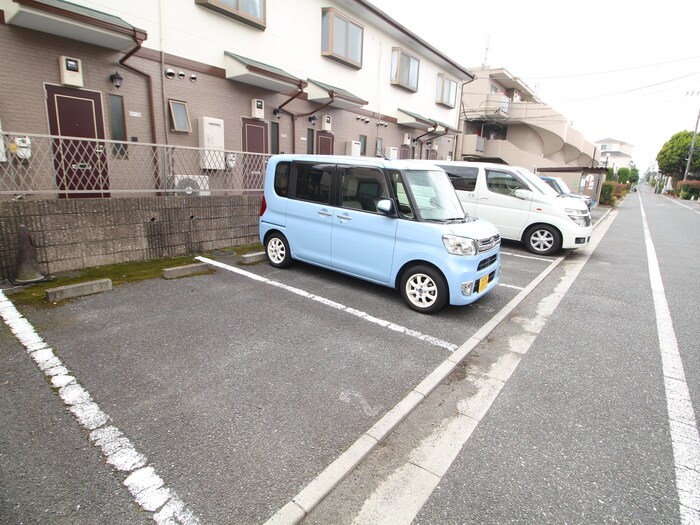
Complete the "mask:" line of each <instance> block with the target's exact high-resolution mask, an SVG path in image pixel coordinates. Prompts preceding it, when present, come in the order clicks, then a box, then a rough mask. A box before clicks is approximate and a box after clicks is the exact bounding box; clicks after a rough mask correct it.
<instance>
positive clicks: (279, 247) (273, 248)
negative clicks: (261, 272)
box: [265, 232, 292, 268]
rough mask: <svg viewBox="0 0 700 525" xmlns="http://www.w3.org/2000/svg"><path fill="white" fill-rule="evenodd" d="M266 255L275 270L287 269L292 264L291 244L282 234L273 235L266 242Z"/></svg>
mask: <svg viewBox="0 0 700 525" xmlns="http://www.w3.org/2000/svg"><path fill="white" fill-rule="evenodd" d="M265 255H266V256H267V260H268V262H269V263H270V264H271V265H272V266H274V267H275V268H286V267H287V266H289V265H290V264H292V254H291V251H290V250H289V243H288V242H287V239H286V238H285V236H284V235H282V234H281V233H277V232H275V233H271V234H270V235H268V237H267V239H266V240H265Z"/></svg>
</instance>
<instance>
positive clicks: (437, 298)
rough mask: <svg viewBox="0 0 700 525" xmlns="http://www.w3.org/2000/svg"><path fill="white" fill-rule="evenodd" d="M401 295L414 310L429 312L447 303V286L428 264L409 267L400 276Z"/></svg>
mask: <svg viewBox="0 0 700 525" xmlns="http://www.w3.org/2000/svg"><path fill="white" fill-rule="evenodd" d="M401 295H402V297H403V298H404V301H406V303H407V304H408V306H409V307H410V308H412V309H413V310H415V311H416V312H421V313H424V314H431V313H433V312H437V311H438V310H440V309H441V308H442V307H443V306H445V304H446V303H447V299H448V295H449V288H448V287H447V281H445V278H444V277H443V276H442V274H441V273H440V272H438V271H437V270H435V269H434V268H431V267H430V266H425V265H419V266H414V267H413V268H410V269H408V270H407V271H406V273H404V275H403V277H402V278H401Z"/></svg>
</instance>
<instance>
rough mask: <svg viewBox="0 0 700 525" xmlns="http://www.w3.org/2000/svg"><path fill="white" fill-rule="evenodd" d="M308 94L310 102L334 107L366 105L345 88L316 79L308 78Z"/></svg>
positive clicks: (343, 107) (365, 102) (348, 107)
mask: <svg viewBox="0 0 700 525" xmlns="http://www.w3.org/2000/svg"><path fill="white" fill-rule="evenodd" d="M308 81H309V86H308V90H307V92H308V94H309V100H310V101H311V102H319V103H321V104H327V105H329V106H332V107H334V108H340V109H351V108H359V107H362V106H366V105H367V104H368V102H367V101H366V100H362V99H361V98H360V97H358V96H356V95H353V94H352V93H350V92H349V91H346V90H345V89H341V88H338V87H335V86H331V85H330V84H324V83H323V82H319V81H318V80H312V79H310V78H309V79H308Z"/></svg>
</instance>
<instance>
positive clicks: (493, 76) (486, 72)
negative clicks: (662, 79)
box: [460, 66, 595, 170]
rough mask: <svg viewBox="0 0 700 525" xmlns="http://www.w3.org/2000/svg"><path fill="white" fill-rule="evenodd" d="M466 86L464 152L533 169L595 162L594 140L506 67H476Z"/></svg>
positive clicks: (463, 155)
mask: <svg viewBox="0 0 700 525" xmlns="http://www.w3.org/2000/svg"><path fill="white" fill-rule="evenodd" d="M471 71H472V72H473V73H474V74H475V75H476V79H475V80H474V81H473V82H469V83H467V84H466V85H465V86H464V90H463V96H462V105H463V107H462V114H461V119H460V127H461V130H462V133H463V136H462V144H461V149H460V154H461V156H460V158H462V159H465V160H483V161H494V162H503V163H506V164H511V165H518V166H523V167H526V168H529V169H532V170H535V169H537V168H547V167H579V166H589V167H592V163H593V155H594V152H595V146H594V145H593V144H592V143H591V142H588V141H586V140H585V138H584V136H583V134H582V133H581V132H580V131H577V130H575V129H574V128H572V127H571V126H569V124H568V121H567V119H566V117H564V116H563V115H561V114H560V113H558V112H556V111H555V110H553V109H552V108H551V107H549V106H548V105H547V104H545V103H544V102H542V101H541V100H540V99H539V98H538V97H537V95H536V94H535V92H534V91H532V89H530V87H528V86H527V85H526V84H525V83H524V82H523V81H522V80H520V79H519V78H517V77H515V76H513V75H512V74H511V73H510V72H509V71H507V70H506V69H502V68H497V69H491V68H490V67H489V66H482V67H481V68H471Z"/></svg>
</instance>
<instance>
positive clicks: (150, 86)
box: [119, 37, 157, 144]
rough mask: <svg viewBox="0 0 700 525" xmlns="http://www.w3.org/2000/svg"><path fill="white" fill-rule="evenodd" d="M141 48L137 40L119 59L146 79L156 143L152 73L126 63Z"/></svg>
mask: <svg viewBox="0 0 700 525" xmlns="http://www.w3.org/2000/svg"><path fill="white" fill-rule="evenodd" d="M134 40H136V37H134ZM139 49H141V42H140V41H138V40H136V47H135V48H134V49H132V50H131V51H129V52H128V53H127V54H126V55H124V56H123V57H122V58H121V59H120V60H119V65H121V66H122V67H123V68H125V69H128V70H129V71H131V72H133V73H136V74H137V75H139V76H141V77H143V78H144V79H146V85H147V86H148V111H149V113H150V117H151V118H150V124H151V144H155V143H156V140H157V138H156V115H155V111H154V107H153V79H152V78H151V75H149V74H148V73H144V72H143V71H140V70H138V69H136V68H135V67H132V66H130V65H128V64H126V61H127V60H129V59H130V58H131V57H132V56H133V55H134V54H136V52H138V50H139Z"/></svg>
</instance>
